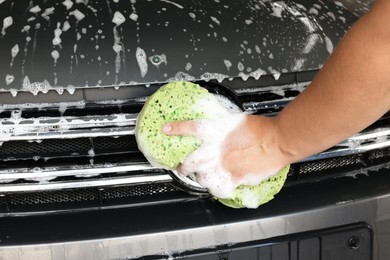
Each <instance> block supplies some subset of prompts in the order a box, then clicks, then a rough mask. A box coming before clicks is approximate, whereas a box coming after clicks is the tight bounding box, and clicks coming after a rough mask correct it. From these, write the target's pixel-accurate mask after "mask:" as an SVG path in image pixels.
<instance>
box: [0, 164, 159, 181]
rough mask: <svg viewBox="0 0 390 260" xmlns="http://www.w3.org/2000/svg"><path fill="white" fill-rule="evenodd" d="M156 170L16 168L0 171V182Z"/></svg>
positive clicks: (129, 167) (121, 166)
mask: <svg viewBox="0 0 390 260" xmlns="http://www.w3.org/2000/svg"><path fill="white" fill-rule="evenodd" d="M153 169H157V168H156V167H153V166H151V165H150V164H149V163H142V162H141V163H120V164H119V163H118V164H108V163H106V164H94V165H91V164H88V165H77V166H58V167H45V168H39V167H35V168H16V169H3V170H0V180H1V181H0V182H11V181H14V180H17V179H28V180H37V181H40V180H45V181H47V180H50V179H53V178H56V177H64V176H76V177H91V176H97V175H100V174H103V173H125V172H136V171H147V170H153Z"/></svg>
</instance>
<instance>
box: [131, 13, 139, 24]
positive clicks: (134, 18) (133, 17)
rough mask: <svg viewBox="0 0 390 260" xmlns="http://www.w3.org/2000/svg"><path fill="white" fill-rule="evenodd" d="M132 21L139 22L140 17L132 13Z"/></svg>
mask: <svg viewBox="0 0 390 260" xmlns="http://www.w3.org/2000/svg"><path fill="white" fill-rule="evenodd" d="M130 19H131V20H133V21H134V22H136V21H138V15H137V14H136V13H132V14H131V15H130Z"/></svg>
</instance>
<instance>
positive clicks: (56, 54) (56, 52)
mask: <svg viewBox="0 0 390 260" xmlns="http://www.w3.org/2000/svg"><path fill="white" fill-rule="evenodd" d="M51 57H52V58H53V59H54V64H57V60H58V58H59V57H60V53H59V52H58V51H57V50H54V51H52V52H51Z"/></svg>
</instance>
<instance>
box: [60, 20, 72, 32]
mask: <svg viewBox="0 0 390 260" xmlns="http://www.w3.org/2000/svg"><path fill="white" fill-rule="evenodd" d="M69 29H70V24H69V22H68V21H65V22H64V25H63V26H62V31H64V32H66V31H67V30H69Z"/></svg>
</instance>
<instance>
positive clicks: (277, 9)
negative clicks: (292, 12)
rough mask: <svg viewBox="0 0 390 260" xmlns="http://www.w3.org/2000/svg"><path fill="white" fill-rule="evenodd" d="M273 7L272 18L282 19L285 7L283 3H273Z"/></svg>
mask: <svg viewBox="0 0 390 260" xmlns="http://www.w3.org/2000/svg"><path fill="white" fill-rule="evenodd" d="M271 7H272V14H271V15H272V16H275V17H278V18H282V11H283V10H284V6H283V5H282V2H275V3H271Z"/></svg>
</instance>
